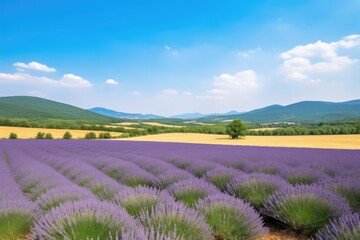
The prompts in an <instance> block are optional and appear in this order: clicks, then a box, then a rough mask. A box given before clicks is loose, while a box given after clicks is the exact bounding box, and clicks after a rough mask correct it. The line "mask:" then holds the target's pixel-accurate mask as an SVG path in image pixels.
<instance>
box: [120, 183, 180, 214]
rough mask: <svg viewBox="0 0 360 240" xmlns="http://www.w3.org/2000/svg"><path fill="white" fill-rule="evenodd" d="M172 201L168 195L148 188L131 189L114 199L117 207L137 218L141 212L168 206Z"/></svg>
mask: <svg viewBox="0 0 360 240" xmlns="http://www.w3.org/2000/svg"><path fill="white" fill-rule="evenodd" d="M173 201H174V200H173V199H172V197H171V196H170V195H169V193H167V192H165V191H159V190H157V189H155V188H148V187H136V188H134V189H132V188H131V189H128V190H125V191H123V192H121V193H120V194H118V195H117V196H116V197H115V198H114V202H115V203H116V204H117V205H119V206H121V207H123V208H124V209H125V210H126V211H127V212H128V213H129V214H130V215H132V216H134V217H139V216H140V213H141V212H143V211H145V212H149V211H150V210H151V209H152V208H154V207H156V206H159V205H162V204H170V203H171V202H173Z"/></svg>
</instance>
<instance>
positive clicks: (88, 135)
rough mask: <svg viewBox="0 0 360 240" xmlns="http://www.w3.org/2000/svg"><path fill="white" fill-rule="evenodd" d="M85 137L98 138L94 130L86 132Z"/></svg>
mask: <svg viewBox="0 0 360 240" xmlns="http://www.w3.org/2000/svg"><path fill="white" fill-rule="evenodd" d="M85 139H96V134H95V133H94V132H88V133H87V134H85Z"/></svg>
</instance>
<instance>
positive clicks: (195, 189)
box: [167, 179, 219, 207]
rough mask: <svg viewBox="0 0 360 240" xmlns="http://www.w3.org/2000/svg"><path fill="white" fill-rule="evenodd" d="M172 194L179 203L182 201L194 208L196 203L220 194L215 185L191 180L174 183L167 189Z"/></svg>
mask: <svg viewBox="0 0 360 240" xmlns="http://www.w3.org/2000/svg"><path fill="white" fill-rule="evenodd" d="M167 190H168V191H169V192H170V194H171V195H172V196H173V197H174V198H175V200H177V201H182V202H183V203H185V204H186V205H187V206H189V207H192V206H194V205H195V203H196V202H197V201H198V200H200V199H203V198H205V197H207V196H209V195H211V194H215V193H219V190H217V189H216V187H214V186H213V185H211V184H209V183H207V182H205V181H204V180H198V179H190V180H185V181H180V182H177V183H174V184H173V185H171V186H170V187H168V188H167Z"/></svg>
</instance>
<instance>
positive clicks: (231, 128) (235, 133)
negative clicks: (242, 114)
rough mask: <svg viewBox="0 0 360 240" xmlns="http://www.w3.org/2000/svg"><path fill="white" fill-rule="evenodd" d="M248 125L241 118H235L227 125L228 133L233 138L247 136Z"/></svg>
mask: <svg viewBox="0 0 360 240" xmlns="http://www.w3.org/2000/svg"><path fill="white" fill-rule="evenodd" d="M245 133H246V125H245V123H243V122H242V121H241V120H233V121H232V122H231V123H230V124H228V125H227V126H226V134H228V135H229V136H230V137H231V138H232V139H238V138H239V137H243V136H245Z"/></svg>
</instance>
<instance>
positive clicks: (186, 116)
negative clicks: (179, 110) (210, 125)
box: [170, 111, 240, 120]
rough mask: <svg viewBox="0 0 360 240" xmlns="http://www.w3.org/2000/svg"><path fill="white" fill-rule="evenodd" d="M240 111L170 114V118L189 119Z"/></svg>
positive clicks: (231, 113) (232, 113) (225, 114)
mask: <svg viewBox="0 0 360 240" xmlns="http://www.w3.org/2000/svg"><path fill="white" fill-rule="evenodd" d="M239 113H240V112H237V111H230V112H227V113H210V114H202V113H198V112H196V113H184V114H179V115H174V116H171V117H170V118H178V119H184V120H191V119H199V118H204V117H209V116H227V115H234V114H239Z"/></svg>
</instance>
